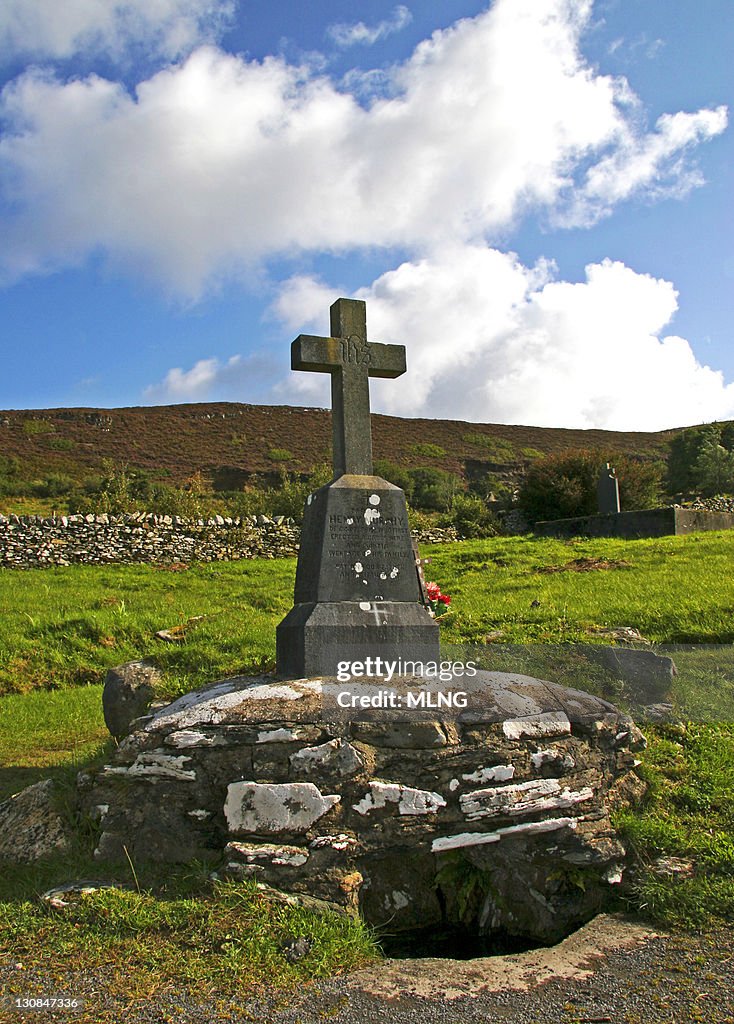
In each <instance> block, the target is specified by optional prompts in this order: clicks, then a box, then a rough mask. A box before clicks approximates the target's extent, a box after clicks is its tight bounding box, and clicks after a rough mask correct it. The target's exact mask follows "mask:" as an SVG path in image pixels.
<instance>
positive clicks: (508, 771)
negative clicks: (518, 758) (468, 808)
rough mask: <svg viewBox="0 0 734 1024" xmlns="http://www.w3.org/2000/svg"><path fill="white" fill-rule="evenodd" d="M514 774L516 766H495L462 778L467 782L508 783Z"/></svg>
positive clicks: (478, 769)
mask: <svg viewBox="0 0 734 1024" xmlns="http://www.w3.org/2000/svg"><path fill="white" fill-rule="evenodd" d="M514 774H515V766H514V764H495V765H492V766H491V767H490V768H477V770H476V771H475V772H472V773H471V775H462V776H461V777H462V779H463V780H464V781H465V782H479V783H482V782H507V781H508V779H511V778H512V777H513V776H514ZM457 785H458V783H457Z"/></svg>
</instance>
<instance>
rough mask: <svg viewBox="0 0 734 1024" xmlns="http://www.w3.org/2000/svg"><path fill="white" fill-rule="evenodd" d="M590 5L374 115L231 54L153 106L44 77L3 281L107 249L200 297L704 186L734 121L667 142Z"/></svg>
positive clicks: (10, 181) (21, 103)
mask: <svg viewBox="0 0 734 1024" xmlns="http://www.w3.org/2000/svg"><path fill="white" fill-rule="evenodd" d="M161 2H166V3H173V2H174V0H161ZM180 2H183V0H180ZM192 2H193V0H192ZM590 9H591V5H590V2H588V0H497V2H496V3H495V4H494V5H493V6H492V7H491V8H490V9H489V10H488V11H486V12H484V13H482V14H480V15H478V16H477V17H476V18H474V19H465V20H462V21H459V22H457V23H456V24H455V25H454V26H453V27H451V28H448V29H446V30H443V31H438V32H435V33H434V34H433V35H432V36H431V38H430V39H428V40H426V41H424V42H423V43H421V44H420V45H419V46H418V48H417V49H416V51H415V53H414V54H413V55H412V57H411V58H410V59H409V60H407V61H406V62H405V63H403V64H402V65H399V66H397V67H396V68H394V69H393V70H392V71H391V72H390V83H389V85H390V88H389V89H388V90H387V93H388V94H387V95H381V96H375V97H373V98H372V101H371V102H369V103H367V102H360V100H359V99H358V98H357V96H355V95H354V94H352V93H350V92H349V91H348V89H346V88H345V86H344V85H342V86H338V85H336V84H335V83H334V82H332V81H331V80H330V79H329V78H328V77H326V76H325V75H324V74H323V73H322V72H319V71H318V70H316V69H314V68H313V67H310V68H309V67H295V66H293V65H291V64H289V63H288V62H287V61H286V60H285V59H284V58H281V57H278V58H275V57H273V58H268V59H266V60H264V61H262V62H257V61H247V60H245V59H244V58H242V57H237V56H233V55H229V54H225V53H223V52H221V51H220V50H218V49H216V48H214V47H204V48H200V49H198V50H196V51H195V52H194V53H193V54H191V55H190V56H189V57H188V58H187V59H186V60H185V61H184V62H183V63H181V64H179V65H175V66H171V67H169V68H167V69H165V70H163V71H160V72H159V73H158V74H156V75H154V76H153V77H151V78H150V79H148V80H147V81H144V82H142V83H140V84H139V86H138V87H137V89H136V90H135V93H134V94H132V95H131V94H130V93H129V92H128V91H126V90H125V89H124V88H123V87H122V86H121V85H118V84H116V83H113V82H110V81H105V80H103V79H101V78H98V77H89V78H87V79H85V80H82V81H69V82H61V81H58V80H56V79H54V78H53V77H49V76H45V75H42V74H39V73H38V72H33V73H29V74H27V75H25V76H23V77H22V78H20V79H19V80H17V81H16V82H14V83H13V84H11V85H10V86H9V87H7V88H6V90H5V91H4V93H3V94H2V99H1V101H0V118H2V119H3V121H4V123H5V125H6V130H5V134H4V136H3V137H2V139H0V181H2V185H1V186H0V229H1V230H2V235H3V243H2V254H1V255H0V273H2V274H3V275H4V277H5V278H6V280H12V279H14V278H17V277H19V276H21V275H23V274H25V273H30V272H39V271H46V270H49V269H54V268H56V267H60V266H65V265H69V264H73V263H74V262H80V261H83V260H84V259H86V258H87V257H88V256H89V254H91V253H101V254H103V255H106V256H107V258H108V259H110V260H112V261H114V262H116V263H118V264H120V265H123V266H124V267H127V268H134V271H135V272H137V273H139V274H141V275H144V276H146V277H147V278H148V279H157V280H158V281H161V282H163V283H164V284H165V285H166V286H167V287H168V288H169V289H171V290H172V291H175V292H178V293H180V294H183V295H186V296H189V297H194V298H195V297H197V296H198V295H200V294H201V293H202V292H203V291H204V290H205V289H206V288H208V287H210V286H211V285H213V284H215V283H216V282H218V281H220V280H221V279H223V278H226V277H228V276H229V277H231V276H233V275H240V274H242V273H246V272H247V271H248V268H252V267H253V266H256V265H257V264H258V263H261V262H262V261H266V260H267V259H268V258H271V257H274V256H283V255H287V256H289V257H293V256H297V255H298V254H299V253H304V252H305V253H308V252H338V253H344V252H348V251H354V250H358V249H360V248H366V247H375V246H380V247H387V248H390V247H394V248H398V247H399V248H401V249H402V250H403V251H407V252H408V253H411V254H414V255H418V254H422V255H425V254H429V253H430V252H432V251H438V250H440V249H441V248H443V247H446V246H447V245H453V244H459V243H463V244H477V243H479V242H482V241H486V240H490V241H491V240H492V238H494V237H497V236H498V235H499V234H500V233H501V232H503V231H506V230H507V228H508V227H509V226H511V225H512V224H513V223H514V222H515V221H516V220H517V218H519V217H520V216H521V215H522V214H523V213H525V212H527V211H529V210H536V211H537V210H541V211H546V212H547V213H548V214H549V215H550V216H551V217H555V218H556V219H557V220H559V221H562V220H563V218H564V217H566V218H567V219H568V221H569V222H570V223H580V222H583V223H590V222H591V221H592V220H593V219H594V218H595V217H598V216H602V215H605V214H607V213H608V212H609V211H610V210H611V209H612V208H613V206H614V205H615V204H616V203H619V202H621V201H623V200H624V199H626V198H627V197H629V196H630V195H635V194H639V193H641V192H642V193H648V192H650V193H655V191H656V189H662V188H665V189H667V190H669V191H673V192H675V191H676V188H678V189H679V190H680V189H685V188H689V187H691V186H692V185H693V184H695V183H696V180H697V178H696V176H695V171H692V170H691V167H690V163H689V161H688V159H687V157H688V156H689V151H690V150H691V148H692V147H693V146H695V145H696V144H698V143H700V142H702V141H705V140H707V139H710V138H712V137H714V136H715V135H717V134H718V133H719V132H721V131H722V130H723V127H724V124H725V119H726V115H725V112H724V111H723V110H716V111H711V110H702V111H699V112H698V113H687V114H675V113H674V114H671V115H669V117H668V118H667V119H666V118H663V119H661V121H660V122H658V125H657V127H656V128H655V130H654V131H652V132H648V131H646V129H645V128H644V126H643V124H642V119H641V117H640V114H639V110H638V108H637V106H636V105H635V104H634V103H633V102H632V99H633V97H631V93H630V90H629V87H628V86H627V84H626V83H625V81H624V80H621V79H615V78H611V77H609V76H604V75H600V74H598V73H597V72H596V71H595V70H594V69H592V68H591V67H590V66H589V65H588V64H587V63H586V62H585V60H584V58H583V56H582V55H581V52H580V49H579V40H580V37H581V34H582V32H583V30H584V27H585V25H586V23H587V20H588V17H589V13H590Z"/></svg>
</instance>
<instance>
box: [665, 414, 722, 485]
mask: <svg viewBox="0 0 734 1024" xmlns="http://www.w3.org/2000/svg"><path fill="white" fill-rule="evenodd" d="M718 449H723V452H721V451H718ZM733 450H734V422H730V423H706V424H704V425H703V426H699V427H689V428H688V429H686V430H681V432H680V433H679V434H676V435H675V437H673V438H672V440H671V442H670V450H669V454H668V472H667V487H668V490H669V491H670V493H671V494H678V493H681V494H696V493H715V492H716V489H717V486H718V485H719V483H721V484H722V485H723V486H724V489H726V490H730V489H731V488H732V485H733V483H734V481H732V476H731V471H732V464H731V462H730V461H729V460H728V459H727V456H726V455H725V454H724V452H727V453H728V452H731V451H733Z"/></svg>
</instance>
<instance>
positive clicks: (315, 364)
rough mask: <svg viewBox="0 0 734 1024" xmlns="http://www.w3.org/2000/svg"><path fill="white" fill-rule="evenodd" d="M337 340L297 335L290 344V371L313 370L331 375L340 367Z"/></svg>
mask: <svg viewBox="0 0 734 1024" xmlns="http://www.w3.org/2000/svg"><path fill="white" fill-rule="evenodd" d="M339 342H340V339H339V338H317V337H314V335H312V334H299V335H298V337H297V338H296V340H295V341H294V342H292V343H291V370H314V371H316V372H317V373H333V372H334V369H335V368H336V367H337V366H339V365H340V363H341V359H340V358H339V356H340V349H339Z"/></svg>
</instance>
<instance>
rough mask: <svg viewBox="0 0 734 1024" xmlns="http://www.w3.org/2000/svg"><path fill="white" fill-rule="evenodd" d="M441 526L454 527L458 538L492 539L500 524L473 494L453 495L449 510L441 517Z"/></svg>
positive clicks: (498, 530)
mask: <svg viewBox="0 0 734 1024" xmlns="http://www.w3.org/2000/svg"><path fill="white" fill-rule="evenodd" d="M440 522H441V525H442V526H455V527H456V530H457V532H458V534H459V536H460V537H463V538H466V539H468V538H470V537H494V536H496V535H497V534H498V533H499V532H500V524H499V520H498V518H497V516H496V515H495V514H494V512H491V511H490V510H489V509H488V508H487V505H486V504H485V502H484V501H482V499H481V498H479V497H478V496H477V495H474V494H455V495H454V500H453V501H452V503H451V508H450V509H449V511H448V512H447V513H445V514H444V515H443V516H442V517H441V520H440Z"/></svg>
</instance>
